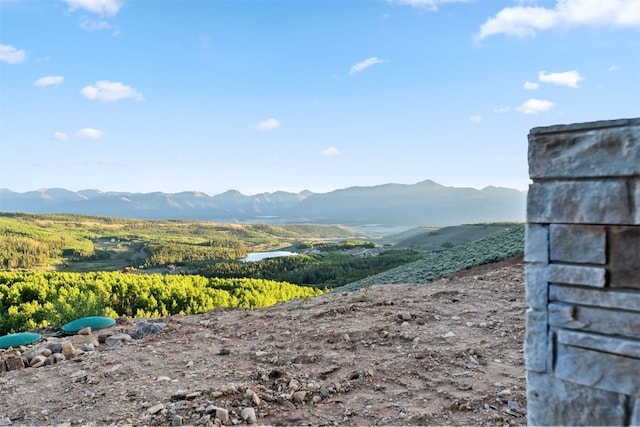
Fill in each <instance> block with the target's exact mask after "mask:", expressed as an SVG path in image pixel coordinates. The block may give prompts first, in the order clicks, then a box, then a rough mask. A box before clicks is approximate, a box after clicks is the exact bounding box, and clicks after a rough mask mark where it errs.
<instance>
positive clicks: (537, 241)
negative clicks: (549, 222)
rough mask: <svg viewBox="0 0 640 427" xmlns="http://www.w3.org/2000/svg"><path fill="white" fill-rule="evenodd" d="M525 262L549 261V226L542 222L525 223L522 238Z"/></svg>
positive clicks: (544, 262)
mask: <svg viewBox="0 0 640 427" xmlns="http://www.w3.org/2000/svg"><path fill="white" fill-rule="evenodd" d="M524 260H525V262H539V263H543V264H546V263H548V262H549V227H548V226H546V225H542V224H527V225H526V227H525V240H524Z"/></svg>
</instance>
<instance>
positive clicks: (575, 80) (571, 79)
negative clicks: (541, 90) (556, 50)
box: [538, 70, 584, 88]
mask: <svg viewBox="0 0 640 427" xmlns="http://www.w3.org/2000/svg"><path fill="white" fill-rule="evenodd" d="M538 80H540V81H541V82H544V83H553V84H556V85H560V86H568V87H573V88H578V87H580V82H581V81H582V80H584V77H582V76H581V75H580V73H578V72H577V71H576V70H571V71H565V72H564V73H547V72H546V71H540V72H539V73H538Z"/></svg>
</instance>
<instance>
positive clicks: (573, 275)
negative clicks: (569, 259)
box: [549, 264, 607, 288]
mask: <svg viewBox="0 0 640 427" xmlns="http://www.w3.org/2000/svg"><path fill="white" fill-rule="evenodd" d="M606 272H607V271H606V270H605V268H604V267H585V266H577V265H562V264H551V265H549V282H551V283H564V284H567V285H582V286H594V287H597V288H602V287H604V286H605V285H606V284H607V277H606Z"/></svg>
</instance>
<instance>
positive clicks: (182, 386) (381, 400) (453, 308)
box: [0, 257, 526, 426]
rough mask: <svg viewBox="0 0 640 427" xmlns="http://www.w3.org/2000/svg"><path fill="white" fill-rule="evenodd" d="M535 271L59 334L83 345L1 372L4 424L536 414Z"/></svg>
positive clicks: (496, 272) (505, 418)
mask: <svg viewBox="0 0 640 427" xmlns="http://www.w3.org/2000/svg"><path fill="white" fill-rule="evenodd" d="M523 270H524V263H523V261H522V257H517V258H514V259H510V260H508V261H503V262H500V263H496V264H489V265H485V266H479V267H475V268H473V269H470V270H467V271H465V272H461V273H458V274H456V275H454V276H452V277H450V278H447V279H442V280H439V281H436V282H433V283H431V284H427V285H412V284H403V285H382V286H372V287H370V288H365V289H360V290H358V291H355V292H350V293H329V294H325V295H322V296H320V297H317V298H313V299H309V300H295V301H290V302H287V303H284V304H279V305H276V306H272V307H269V308H265V309H260V310H254V311H244V310H223V309H219V310H214V311H211V312H209V313H206V314H202V315H197V316H172V317H170V318H165V319H151V320H150V321H158V322H164V323H166V325H167V327H166V328H165V329H163V330H162V331H160V332H159V333H157V334H155V335H151V336H149V337H146V338H143V339H140V340H135V339H134V340H132V341H129V342H125V343H124V344H122V345H119V346H113V347H109V346H107V345H106V344H99V345H98V346H97V349H96V350H95V351H87V352H81V351H80V349H81V348H82V347H83V345H84V344H88V343H91V342H92V341H94V340H95V341H97V340H98V336H99V335H101V334H116V333H120V332H123V333H128V334H133V331H134V329H135V327H136V322H137V321H138V320H131V319H120V320H119V321H118V322H117V323H116V325H114V326H112V327H111V328H109V329H105V330H101V331H94V332H93V333H92V334H91V335H85V336H80V335H76V336H72V337H64V338H54V337H48V338H47V340H49V341H51V342H54V341H61V340H67V341H71V342H72V343H73V346H74V348H75V349H76V350H77V354H76V355H75V356H74V357H72V358H71V360H65V361H62V362H60V363H58V364H56V365H50V366H43V367H41V368H25V369H23V370H18V371H9V372H3V373H0V425H7V422H8V420H10V422H11V425H65V424H66V425H96V426H103V425H122V424H129V425H216V424H218V425H219V424H225V425H234V424H248V423H253V422H257V423H258V424H261V425H264V424H268V425H340V426H344V425H356V426H365V425H384V426H388V425H525V424H526V415H525V408H526V397H525V396H526V393H525V388H526V385H525V369H524V354H523V351H522V344H523V338H524V329H525V321H524V318H525V309H526V306H525V303H524V280H523ZM45 335H46V334H45ZM43 345H44V343H42V342H40V343H38V344H34V345H32V347H34V348H38V347H41V346H43ZM0 352H2V350H0ZM0 356H1V354H0ZM254 417H255V418H254ZM3 422H4V424H3Z"/></svg>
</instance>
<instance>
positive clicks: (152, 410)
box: [147, 403, 164, 415]
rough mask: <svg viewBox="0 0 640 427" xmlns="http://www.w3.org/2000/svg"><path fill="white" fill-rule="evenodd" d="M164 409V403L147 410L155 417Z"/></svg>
mask: <svg viewBox="0 0 640 427" xmlns="http://www.w3.org/2000/svg"><path fill="white" fill-rule="evenodd" d="M163 409H164V405H163V404H162V403H156V404H155V405H153V406H152V407H150V408H149V409H147V412H148V413H150V414H151V415H154V414H157V413H158V412H160V411H162V410H163Z"/></svg>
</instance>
